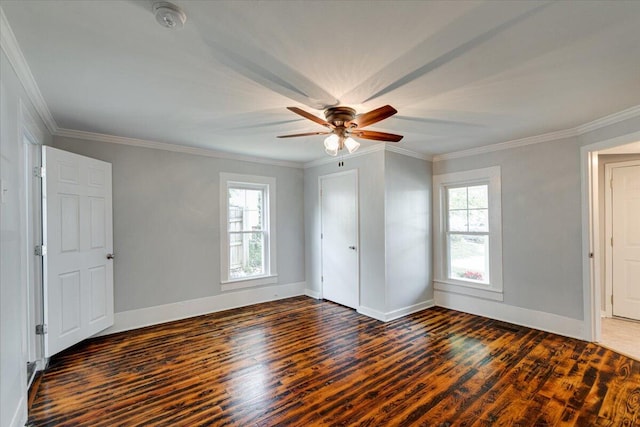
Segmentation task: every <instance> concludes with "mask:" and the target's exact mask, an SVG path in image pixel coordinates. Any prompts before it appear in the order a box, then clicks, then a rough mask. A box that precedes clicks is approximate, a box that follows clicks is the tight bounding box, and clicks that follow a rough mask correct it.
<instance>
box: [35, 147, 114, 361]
mask: <svg viewBox="0 0 640 427" xmlns="http://www.w3.org/2000/svg"><path fill="white" fill-rule="evenodd" d="M42 164H43V167H44V168H45V174H44V177H43V180H42V194H43V203H42V206H43V218H42V222H43V243H44V246H45V247H46V253H45V255H44V256H43V269H44V271H43V277H44V319H45V324H46V325H47V333H46V334H45V339H44V352H45V357H50V356H52V355H54V354H56V353H58V352H60V351H62V350H64V349H65V348H68V347H70V346H72V345H74V344H76V343H78V342H80V341H82V340H84V339H85V338H88V337H90V336H91V335H94V334H95V333H97V332H99V331H101V330H103V329H105V328H107V327H109V326H111V325H113V311H114V310H113V260H112V259H108V258H107V254H111V253H112V252H113V221H112V215H113V214H112V195H111V164H110V163H106V162H103V161H100V160H95V159H91V158H88V157H84V156H80V155H77V154H73V153H68V152H66V151H62V150H58V149H55V148H51V147H43V151H42Z"/></svg>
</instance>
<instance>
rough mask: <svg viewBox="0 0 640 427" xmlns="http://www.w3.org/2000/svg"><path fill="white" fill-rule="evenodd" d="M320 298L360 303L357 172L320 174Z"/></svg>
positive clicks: (347, 303) (355, 306)
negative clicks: (321, 175)
mask: <svg viewBox="0 0 640 427" xmlns="http://www.w3.org/2000/svg"><path fill="white" fill-rule="evenodd" d="M320 205H321V228H322V231H321V233H322V235H321V237H322V238H321V242H322V297H323V298H325V299H328V300H330V301H334V302H337V303H338V304H342V305H345V306H347V307H351V308H356V309H357V308H358V307H359V305H360V295H359V277H360V263H359V257H358V175H357V171H356V170H353V171H348V172H344V173H338V174H333V175H327V176H323V177H320Z"/></svg>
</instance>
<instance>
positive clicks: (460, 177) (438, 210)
mask: <svg viewBox="0 0 640 427" xmlns="http://www.w3.org/2000/svg"><path fill="white" fill-rule="evenodd" d="M433 185H434V191H433V194H434V214H435V226H436V230H435V232H436V244H435V254H436V265H435V280H434V281H435V286H434V287H435V289H437V290H442V291H449V292H456V293H462V294H467V295H472V296H478V297H483V298H489V299H494V300H499V301H501V300H502V230H501V227H502V221H501V206H500V199H501V195H500V167H498V166H496V167H490V168H485V169H477V170H472V171H465V172H456V173H449V174H444V175H436V176H434V178H433Z"/></svg>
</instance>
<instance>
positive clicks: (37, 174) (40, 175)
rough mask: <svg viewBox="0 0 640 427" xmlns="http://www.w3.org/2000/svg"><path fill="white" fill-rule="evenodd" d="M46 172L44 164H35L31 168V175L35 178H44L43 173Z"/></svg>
mask: <svg viewBox="0 0 640 427" xmlns="http://www.w3.org/2000/svg"><path fill="white" fill-rule="evenodd" d="M46 173H47V170H46V168H45V167H44V166H36V167H35V168H33V176H35V177H36V178H44V175H45V174H46Z"/></svg>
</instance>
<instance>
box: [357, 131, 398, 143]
mask: <svg viewBox="0 0 640 427" xmlns="http://www.w3.org/2000/svg"><path fill="white" fill-rule="evenodd" d="M351 135H352V136H355V137H357V138H363V139H374V140H376V141H389V142H398V141H400V140H401V139H402V138H403V136H402V135H396V134H393V133H386V132H377V131H375V130H355V131H353V132H351Z"/></svg>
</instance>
